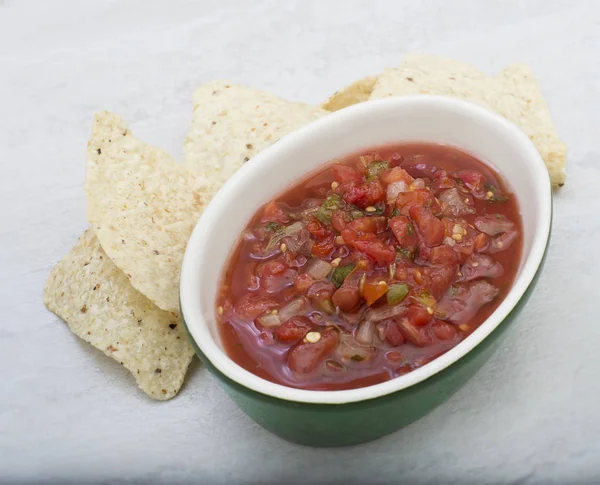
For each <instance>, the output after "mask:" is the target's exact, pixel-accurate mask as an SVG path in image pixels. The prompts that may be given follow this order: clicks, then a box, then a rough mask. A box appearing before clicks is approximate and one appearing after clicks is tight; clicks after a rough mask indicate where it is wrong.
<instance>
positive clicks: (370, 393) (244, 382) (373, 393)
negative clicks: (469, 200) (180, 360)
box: [180, 95, 552, 404]
mask: <svg viewBox="0 0 600 485" xmlns="http://www.w3.org/2000/svg"><path fill="white" fill-rule="evenodd" d="M431 103H433V104H440V105H446V107H450V108H453V109H457V110H462V111H466V112H467V113H468V114H470V115H472V116H477V117H478V118H480V119H481V120H482V122H484V123H488V124H496V125H503V126H502V128H503V129H505V130H508V132H510V135H511V136H512V137H513V138H514V142H515V143H518V144H520V150H522V151H523V153H524V154H525V156H526V157H527V159H529V160H530V161H531V163H532V164H533V166H534V168H535V170H536V171H538V172H539V175H540V176H539V177H537V178H536V187H535V192H536V199H538V203H539V207H540V213H539V218H540V226H539V227H540V230H539V231H538V232H537V233H536V234H535V235H534V237H533V242H532V245H531V250H530V252H529V255H528V257H527V260H526V261H525V263H524V265H523V267H522V269H521V272H520V274H519V275H518V277H517V279H516V280H515V282H514V284H513V286H512V288H511V290H510V292H509V293H508V294H507V295H506V298H505V299H504V300H503V301H502V302H501V304H500V305H499V306H498V308H496V310H495V311H494V312H493V313H492V315H490V317H489V318H488V319H487V320H486V321H485V322H484V323H482V324H481V325H480V326H479V327H478V328H477V329H476V330H475V331H474V332H473V333H472V334H471V335H469V337H467V338H466V339H465V340H463V341H462V342H460V343H459V344H458V345H457V346H455V347H453V348H452V349H450V350H449V351H447V352H446V353H445V354H443V355H441V356H439V357H437V358H436V359H434V360H433V361H431V362H429V363H428V364H426V365H424V366H422V367H420V368H417V369H415V370H413V371H411V372H409V373H407V374H405V375H403V376H400V377H396V378H393V379H390V380H388V381H385V382H382V383H380V384H374V385H371V386H367V387H361V388H358V389H349V390H340V391H326V390H325V391H324V390H320V391H316V390H306V389H296V388H292V387H288V386H285V385H282V384H276V383H274V382H271V381H268V380H266V379H263V378H261V377H259V376H257V375H255V374H253V373H251V372H249V371H247V370H246V369H244V368H243V367H241V366H239V365H238V364H236V363H235V362H234V361H233V360H232V359H231V358H230V357H229V356H228V355H227V354H226V353H225V351H224V350H222V349H221V348H220V347H219V345H218V344H217V343H216V342H215V341H214V340H213V338H212V336H211V335H210V331H209V329H208V327H207V325H206V323H205V322H204V317H203V316H202V314H201V312H197V311H196V310H195V308H194V307H193V303H192V302H193V300H194V299H195V298H197V296H196V295H197V292H195V291H194V287H193V285H191V284H190V282H191V281H192V280H193V276H194V275H193V274H192V272H193V271H195V268H194V267H193V265H192V264H190V261H191V260H192V258H193V254H192V253H194V252H196V251H203V250H210V247H209V246H208V243H207V242H206V241H205V239H206V238H204V237H203V234H205V233H206V231H207V228H208V227H210V225H211V224H212V223H213V222H214V218H215V214H214V213H215V211H216V208H217V206H218V205H220V204H221V203H222V201H225V200H227V198H229V197H234V196H235V190H236V187H237V185H238V184H240V183H242V182H243V179H244V178H245V176H246V173H248V172H249V171H251V170H253V167H254V166H256V165H258V164H259V163H260V162H261V160H263V159H265V158H272V157H277V153H278V152H279V151H280V150H282V149H284V147H285V146H286V145H287V144H290V143H292V142H293V143H298V142H308V141H309V140H310V138H311V136H313V135H314V134H316V133H317V132H319V131H320V130H323V129H327V127H328V125H330V124H332V123H336V122H343V121H344V120H345V119H348V118H352V117H355V116H360V115H361V114H362V113H364V112H366V111H367V110H372V109H378V107H380V106H381V105H387V104H394V105H404V104H413V105H416V106H419V105H421V106H425V105H428V104H431ZM423 141H427V140H423ZM342 152H343V150H340V154H341V155H342ZM326 163H327V162H326ZM312 170H313V171H314V169H312ZM310 171H311V170H307V172H306V173H307V174H308V173H310ZM509 181H510V179H509ZM282 189H283V188H282ZM257 209H258V208H257ZM551 218H552V187H551V183H550V178H549V176H548V171H547V168H546V165H545V164H544V161H543V159H542V157H541V156H540V154H539V152H538V151H537V149H536V148H535V146H534V145H533V143H532V142H531V140H530V139H529V138H528V137H527V135H526V134H525V133H524V132H523V131H521V129H520V128H518V127H517V126H516V125H514V124H513V123H511V122H510V121H508V120H507V119H506V118H504V117H502V116H500V115H499V114H497V113H495V112H492V111H489V110H487V109H485V108H482V107H480V106H477V105H475V104H472V103H469V102H466V101H463V100H459V99H456V98H451V97H447V96H436V95H414V96H403V97H391V98H385V99H380V100H373V101H366V102H363V103H359V104H356V105H353V106H350V107H347V108H344V109H342V110H339V111H336V112H333V113H330V114H328V115H327V116H325V117H322V118H319V119H317V120H316V121H313V122H312V123H310V124H308V125H306V126H303V127H302V128H300V129H298V130H296V131H294V132H292V133H290V134H288V135H287V136H285V137H283V138H281V139H280V140H279V141H278V142H277V143H275V144H274V145H271V146H270V147H269V148H267V149H266V150H264V151H262V152H261V153H259V154H257V155H256V156H254V157H253V163H250V164H248V163H247V164H244V165H243V166H242V167H241V168H240V169H239V170H238V171H237V172H236V173H235V174H234V175H233V176H232V177H231V178H230V179H229V180H228V181H227V182H226V183H225V184H224V185H223V187H222V188H221V190H220V191H219V192H218V193H217V194H216V195H215V197H214V198H213V200H212V201H211V202H210V204H209V205H208V206H207V207H206V209H205V211H204V213H203V214H202V216H201V218H200V220H199V221H198V223H197V225H196V227H195V229H194V231H193V232H192V235H191V237H190V240H189V242H188V245H187V248H186V253H185V256H184V260H183V265H182V269H181V279H180V300H181V311H182V314H183V318H184V320H185V324H186V326H187V328H188V331H189V333H190V334H191V336H192V338H193V339H194V341H195V343H196V345H197V346H198V347H199V349H200V350H201V352H202V353H203V354H204V356H205V357H206V358H207V359H208V360H209V361H210V362H211V363H212V365H214V367H215V368H216V369H217V370H218V371H219V372H221V373H222V374H224V375H225V376H226V377H227V378H229V379H231V380H232V381H234V382H236V383H237V384H239V385H241V386H243V387H245V388H247V389H249V390H252V391H255V392H258V393H260V394H263V395H266V396H271V397H273V398H277V399H282V400H285V401H292V402H299V403H310V404H345V403H352V402H361V401H366V400H370V399H376V398H379V397H382V396H386V395H388V394H392V393H395V392H398V391H401V390H403V389H406V388H409V387H411V386H414V385H416V384H418V383H420V382H422V381H424V380H426V379H428V378H430V377H432V376H433V375H435V374H437V373H439V372H441V371H443V370H444V369H446V368H447V367H449V366H451V365H452V364H454V363H455V362H457V361H458V360H460V359H461V358H462V357H464V356H465V355H466V354H468V353H469V352H470V351H471V350H473V349H474V348H475V347H477V346H478V345H479V344H480V343H481V342H482V341H483V340H484V339H485V338H486V337H487V336H488V335H489V334H490V333H492V332H493V331H494V330H495V329H496V328H497V327H498V326H499V325H500V324H501V323H502V322H503V321H504V319H505V318H506V317H507V316H508V315H509V314H510V313H511V312H512V311H513V309H514V308H515V307H516V306H517V304H518V303H519V301H520V300H521V298H522V297H523V296H524V294H525V292H526V290H527V288H528V287H529V286H530V284H531V283H532V281H533V279H534V277H535V275H536V273H537V270H538V268H539V266H540V265H541V263H542V260H543V257H544V253H545V251H546V246H547V244H548V241H549V237H550V227H551ZM212 311H214V309H213V310H212Z"/></svg>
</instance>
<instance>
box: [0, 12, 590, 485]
mask: <svg viewBox="0 0 600 485" xmlns="http://www.w3.org/2000/svg"><path fill="white" fill-rule="evenodd" d="M599 19H600V2H598V1H594V0H588V1H573V0H571V1H551V0H539V1H534V0H530V1H514V2H512V1H501V0H497V1H483V0H481V1H467V0H453V1H444V0H437V1H436V0H424V1H421V0H408V1H399V0H397V1H391V0H390V1H387V2H386V1H378V0H369V1H348V0H344V1H342V0H339V1H334V0H330V1H325V0H321V1H318V0H315V1H302V0H294V1H290V0H269V1H260V2H258V1H249V0H248V1H245V0H236V1H223V0H220V1H208V0H205V1H197V2H193V3H192V2H184V1H181V0H177V1H176V0H171V1H162V2H161V1H149V0H131V1H99V0H96V1H85V2H84V1H59V0H53V1H42V0H39V1H25V0H21V1H19V0H0V164H1V168H2V171H1V172H0V249H1V251H0V309H1V313H0V318H1V323H0V372H1V374H0V482H1V483H10V482H17V481H21V482H27V483H29V482H33V481H39V482H42V481H53V482H55V483H56V482H61V483H67V482H72V483H84V482H100V483H117V482H120V481H123V482H127V483H142V482H143V483H148V482H166V483H179V482H188V481H192V480H195V481H197V483H202V484H227V485H230V484H237V483H247V484H251V483H256V484H266V483H278V484H283V483H302V484H308V483H335V484H337V483H340V484H344V485H350V484H354V483H381V484H384V483H386V484H387V483H389V484H392V483H394V484H396V483H416V484H421V483H428V484H429V483H431V484H445V483H456V484H465V483H519V484H537V483H539V484H542V483H543V484H546V483H557V484H558V483H579V482H594V483H598V480H600V406H599V404H598V401H599V400H600V350H599V348H600V268H599V266H600V258H599V257H598V256H597V252H598V249H599V248H600V246H599V239H600V200H599V198H598V195H597V194H598V190H599V187H600V61H599V59H600V55H599V52H600V21H599ZM412 51H426V52H432V53H437V54H443V55H448V56H452V57H456V58H458V59H461V60H464V61H468V62H471V63H473V64H475V65H477V66H478V67H480V68H481V69H483V70H486V71H488V72H489V73H490V74H491V73H495V72H497V71H498V70H500V69H501V68H502V67H503V66H504V65H506V64H507V63H510V62H513V61H525V62H527V63H529V64H530V65H531V66H532V67H533V70H534V71H535V73H536V75H537V77H538V78H539V81H540V84H541V86H542V90H543V92H544V94H545V95H546V97H547V99H548V102H549V104H550V107H551V109H552V112H553V115H554V117H555V120H556V124H557V127H558V131H559V133H560V135H561V136H562V137H563V138H564V139H565V140H566V142H567V144H568V146H569V166H568V170H569V179H568V181H567V185H566V186H565V187H564V188H563V189H562V190H561V191H560V193H558V194H556V196H555V219H554V233H553V237H552V242H551V247H550V252H549V255H548V261H547V264H546V267H545V270H544V272H543V275H542V278H541V279H540V281H539V284H538V286H537V289H536V292H535V294H534V295H533V297H532V298H531V300H530V302H529V304H528V306H527V307H526V309H525V310H524V312H523V313H522V314H521V316H520V318H519V319H518V321H517V322H515V324H514V325H513V326H512V327H511V329H510V330H509V332H508V336H507V338H506V339H505V341H504V342H503V345H502V347H501V348H499V349H498V351H497V352H496V354H495V355H494V357H493V358H492V359H491V361H489V363H488V364H487V365H486V366H485V367H484V368H482V369H481V371H480V372H479V374H478V375H477V376H476V377H475V378H473V379H472V380H471V381H470V382H469V383H468V384H467V385H466V386H465V387H464V388H463V389H461V390H460V391H459V392H458V393H457V394H456V395H455V396H454V397H452V398H451V399H450V401H448V402H447V403H446V404H444V405H442V406H441V407H439V408H438V409H437V410H435V411H434V412H433V413H431V414H430V415H428V416H427V417H425V418H424V419H422V420H420V421H419V422H417V423H414V424H413V425H411V426H409V427H408V428H406V429H404V430H403V431H401V432H398V433H396V434H393V435H391V436H389V437H386V438H383V439H381V440H379V441H376V442H373V443H371V444H368V445H363V446H358V447H354V448H349V449H337V450H319V449H309V448H303V447H299V446H296V445H292V444H289V443H286V442H284V441H282V440H280V439H278V438H276V437H274V436H272V435H271V434H269V433H267V432H266V431H264V430H262V429H261V428H260V427H258V426H257V425H255V424H254V423H253V422H251V421H250V420H249V419H248V418H247V417H246V416H245V415H244V414H243V413H242V412H241V411H240V410H238V409H237V408H236V407H235V405H234V404H233V403H232V402H231V401H230V400H229V399H228V398H227V397H226V396H225V394H224V392H223V391H221V389H220V388H219V386H218V384H217V382H216V380H215V379H213V378H212V377H211V376H210V375H209V374H208V372H207V371H206V370H205V369H203V368H201V366H200V365H198V364H196V365H194V366H193V368H192V369H191V372H190V375H189V379H188V380H187V384H186V385H185V387H184V389H183V390H182V392H181V394H180V396H179V397H177V398H176V399H174V400H173V401H170V402H167V403H158V402H154V401H150V400H149V399H147V398H146V397H145V396H144V395H143V394H142V393H141V392H139V391H138V390H137V389H136V387H135V384H134V382H133V379H132V378H131V377H130V376H129V374H128V373H127V372H126V371H125V370H124V369H122V368H121V367H120V366H119V365H118V364H117V363H116V362H113V361H112V360H109V359H107V358H105V357H104V355H102V354H101V353H100V352H99V351H96V350H93V349H92V348H90V347H89V346H87V345H86V344H84V343H83V342H81V341H80V340H78V339H77V338H76V337H74V336H73V335H72V334H71V333H70V332H69V331H68V330H67V327H66V326H65V325H64V324H63V323H62V322H60V321H59V320H58V319H57V318H56V317H55V316H54V315H52V314H51V313H49V312H48V311H46V310H45V308H44V306H43V304H42V287H43V283H44V281H45V278H46V276H47V274H48V271H49V270H50V268H51V266H52V265H53V264H54V263H55V262H56V261H57V260H58V259H60V258H62V256H63V255H64V254H65V253H66V252H67V251H68V250H69V249H70V248H71V247H72V245H73V244H74V243H75V240H76V238H77V237H78V236H79V235H80V234H81V232H82V231H83V230H84V229H85V228H86V226H87V224H86V221H85V198H84V189H83V182H84V154H85V144H86V140H87V136H88V132H89V128H90V123H91V120H92V115H93V113H94V112H95V111H96V110H99V109H109V110H114V111H116V112H117V113H119V114H121V115H123V116H124V117H125V119H127V120H128V121H129V122H130V123H131V126H132V129H133V130H134V132H135V133H136V134H137V135H138V136H139V137H141V138H142V139H143V140H146V141H148V142H151V143H153V144H156V145H158V146H160V147H162V148H165V149H167V150H168V151H170V152H171V153H172V154H173V155H174V156H175V157H176V158H178V159H180V158H181V146H182V143H183V139H184V136H185V133H186V130H187V127H188V124H189V122H190V118H191V98H192V91H193V89H194V87H195V86H197V85H198V84H200V83H202V82H205V81H209V80H212V79H214V78H228V79H230V80H232V81H236V82H240V83H245V84H248V85H252V86H256V87H259V88H263V89H266V90H269V91H273V92H275V93H277V94H279V95H282V96H284V97H286V98H289V99H295V100H301V101H306V102H311V103H318V102H319V101H321V100H323V99H324V98H326V97H327V96H328V95H329V94H330V93H331V92H333V91H335V90H336V89H337V88H339V87H341V86H343V85H344V84H346V83H348V82H349V81H351V80H354V79H357V78H360V77H361V76H364V75H367V74H371V73H377V72H378V71H380V70H381V69H383V68H384V67H387V66H392V65H395V64H397V63H399V61H400V60H401V58H402V56H403V55H404V54H406V53H408V52H412Z"/></svg>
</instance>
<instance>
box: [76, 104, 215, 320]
mask: <svg viewBox="0 0 600 485" xmlns="http://www.w3.org/2000/svg"><path fill="white" fill-rule="evenodd" d="M193 186H194V176H193V174H191V173H190V172H188V171H187V170H186V169H185V168H184V167H182V166H181V165H179V164H178V163H177V162H176V161H175V160H174V159H173V158H171V156H170V155H169V154H168V153H166V152H165V151H163V150H160V149H159V148H155V147H152V146H150V145H147V144H146V143H143V142H141V141H139V140H138V139H136V138H135V137H134V136H133V135H132V134H131V131H130V130H129V129H128V127H127V125H126V124H125V122H124V121H123V120H122V119H121V118H120V117H119V116H117V115H115V114H112V113H109V112H106V111H103V112H100V113H98V114H97V115H96V117H95V119H94V125H93V127H92V135H91V138H90V141H89V143H88V152H87V176H86V190H87V196H88V220H89V221H90V223H91V224H92V225H93V227H94V231H95V233H96V235H97V236H98V239H99V240H100V243H101V244H102V248H103V249H104V251H106V253H107V254H108V255H109V257H110V258H111V259H112V260H113V262H114V263H115V264H116V265H117V267H118V268H119V269H121V270H123V272H124V273H125V275H126V276H127V278H129V281H130V282H131V284H132V285H133V287H134V288H135V289H137V290H138V291H139V292H140V293H142V294H143V295H145V296H147V297H148V298H149V299H150V300H151V301H152V302H154V303H156V304H157V305H158V306H159V307H160V308H162V309H163V310H167V311H178V309H179V273H180V268H181V263H182V260H183V255H184V251H185V247H186V244H187V242H188V239H189V237H190V234H191V232H192V229H193V228H194V226H195V224H196V222H197V220H198V218H199V217H200V214H201V212H202V209H203V207H204V205H205V203H206V202H207V201H206V199H204V198H203V197H202V196H201V195H200V194H199V193H198V192H196V191H194V188H193Z"/></svg>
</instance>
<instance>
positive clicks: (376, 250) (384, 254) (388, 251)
mask: <svg viewBox="0 0 600 485" xmlns="http://www.w3.org/2000/svg"><path fill="white" fill-rule="evenodd" d="M345 239H346V237H345V236H344V240H345ZM346 242H348V241H346ZM349 244H350V245H351V246H352V247H354V248H355V249H358V250H359V251H360V252H362V253H365V254H366V255H367V256H368V257H369V258H371V259H372V260H373V261H374V262H375V263H377V264H390V263H393V262H394V260H395V259H396V250H395V249H394V247H393V246H391V245H389V244H386V243H385V242H383V241H382V240H381V239H377V238H376V237H372V238H368V239H367V238H363V239H357V240H354V241H352V242H349Z"/></svg>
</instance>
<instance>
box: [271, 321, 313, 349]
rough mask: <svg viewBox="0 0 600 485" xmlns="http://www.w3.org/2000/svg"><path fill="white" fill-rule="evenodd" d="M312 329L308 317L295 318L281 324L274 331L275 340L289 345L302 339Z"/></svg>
mask: <svg viewBox="0 0 600 485" xmlns="http://www.w3.org/2000/svg"><path fill="white" fill-rule="evenodd" d="M312 327H313V323H312V322H311V321H310V319H309V318H308V317H303V316H295V317H292V318H290V319H289V320H288V321H286V322H283V323H282V324H281V325H279V327H277V329H276V330H275V338H276V339H277V340H280V341H282V342H286V343H291V342H296V341H297V340H300V339H301V338H304V336H305V335H306V334H307V333H308V332H309V331H310V329H311V328H312Z"/></svg>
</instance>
